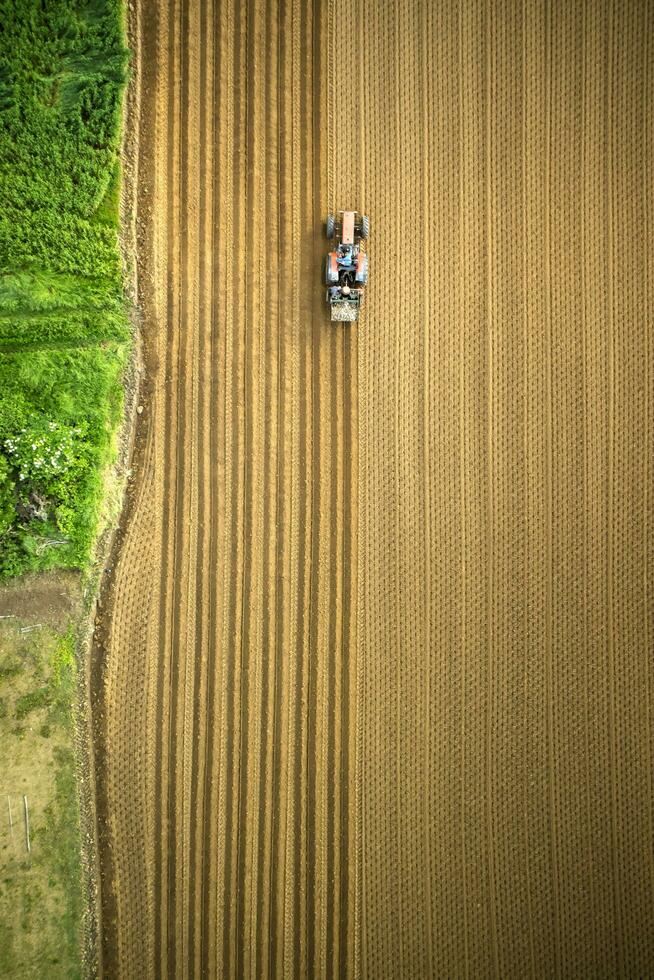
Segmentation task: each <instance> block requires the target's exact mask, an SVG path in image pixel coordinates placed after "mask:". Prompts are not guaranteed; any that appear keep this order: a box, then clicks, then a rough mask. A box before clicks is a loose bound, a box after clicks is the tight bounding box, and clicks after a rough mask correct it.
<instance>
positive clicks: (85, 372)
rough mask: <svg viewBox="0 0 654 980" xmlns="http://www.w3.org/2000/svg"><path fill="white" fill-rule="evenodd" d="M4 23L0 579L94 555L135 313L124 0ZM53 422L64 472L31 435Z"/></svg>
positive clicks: (14, 12)
mask: <svg viewBox="0 0 654 980" xmlns="http://www.w3.org/2000/svg"><path fill="white" fill-rule="evenodd" d="M0 23H2V28H3V29H2V32H1V33H0V579H2V578H7V577H9V576H12V575H16V574H19V573H21V572H24V571H26V570H36V569H44V568H52V567H55V566H61V567H78V568H81V567H84V564H85V562H87V560H88V557H89V554H90V550H91V547H92V544H93V540H94V536H95V533H96V530H97V523H98V514H99V509H100V505H101V500H102V473H103V470H105V469H106V467H107V465H108V463H109V462H110V461H111V458H112V452H113V447H114V440H113V434H114V432H115V430H116V426H117V424H118V422H119V419H120V414H121V404H122V402H121V398H122V388H121V379H122V371H123V369H124V366H125V363H126V357H127V348H128V344H129V326H128V317H127V313H126V309H125V303H124V299H123V291H122V282H121V262H120V253H119V248H118V239H117V229H118V220H119V201H120V163H119V159H118V156H117V149H118V145H119V139H120V121H121V118H120V112H121V100H122V91H123V87H124V84H125V77H126V64H127V52H126V50H125V46H124V39H123V28H122V9H121V3H120V0H91V2H84V0H0ZM49 423H54V424H55V426H56V434H57V438H59V440H60V441H61V440H63V441H64V442H66V441H67V440H68V441H69V442H70V446H68V449H69V451H68V452H67V454H64V456H65V463H66V465H65V466H64V467H63V471H62V469H61V467H60V469H59V471H57V472H56V473H55V472H48V467H47V466H45V465H42V466H41V468H40V469H39V465H38V463H37V459H36V456H35V455H34V454H35V453H36V452H37V450H32V448H31V447H32V446H38V445H39V442H38V438H37V436H38V435H39V433H41V434H42V433H43V432H45V431H48V429H47V426H48V425H49ZM26 433H27V435H31V434H34V438H33V439H31V438H27V436H26V435H25V434H26ZM21 434H22V438H21ZM53 438H54V437H53ZM12 442H13V444H14V448H13V450H12V449H11V444H12ZM51 443H52V444H48V448H49V449H50V450H51V453H52V456H54V454H55V452H56V450H57V448H61V446H58V445H56V444H55V443H56V439H54V442H53V441H52V440H51ZM67 445H68V442H67ZM16 446H18V447H19V448H18V449H17V448H16ZM57 458H58V459H59V462H60V463H61V460H62V458H63V456H62V455H60V456H59V457H57ZM51 469H52V467H51Z"/></svg>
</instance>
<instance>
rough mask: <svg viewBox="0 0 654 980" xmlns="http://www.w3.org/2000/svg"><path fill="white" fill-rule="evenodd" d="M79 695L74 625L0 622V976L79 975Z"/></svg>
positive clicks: (80, 914)
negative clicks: (0, 757)
mask: <svg viewBox="0 0 654 980" xmlns="http://www.w3.org/2000/svg"><path fill="white" fill-rule="evenodd" d="M74 696H75V657H74V638H73V634H72V631H71V629H68V630H67V631H64V632H61V631H57V630H54V629H50V628H48V627H46V626H43V627H42V628H41V629H30V627H29V626H26V625H25V624H24V623H22V622H21V621H20V620H18V619H13V618H12V619H11V620H5V621H2V622H0V745H1V746H2V755H3V759H4V761H3V765H2V773H1V775H0V793H1V794H2V795H1V803H2V808H1V812H2V821H1V822H0V827H1V830H0V976H2V977H14V978H19V977H52V978H54V977H62V978H63V977H66V978H72V977H77V976H79V975H80V945H81V919H82V908H83V893H82V882H81V873H80V829H79V817H78V806H77V796H76V787H75V768H74V747H73V713H72V707H71V705H72V703H73V700H74ZM24 796H26V797H27V807H28V816H29V828H30V851H29V853H28V850H27V837H26V822H25V808H24V802H23V797H24ZM10 808H11V815H12V825H11V826H10V823H9V812H10Z"/></svg>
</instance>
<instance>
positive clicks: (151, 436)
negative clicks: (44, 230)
mask: <svg viewBox="0 0 654 980" xmlns="http://www.w3.org/2000/svg"><path fill="white" fill-rule="evenodd" d="M131 16H132V27H133V36H134V38H135V39H136V52H135V54H136V64H137V68H138V72H137V77H136V82H135V86H136V88H135V91H136V92H137V94H138V95H139V98H140V110H139V111H138V112H137V113H136V118H135V120H134V122H135V124H138V127H139V154H138V160H137V161H136V164H137V178H136V179H137V189H138V198H137V199H138V212H137V216H136V217H137V227H138V233H139V294H140V300H141V304H142V308H143V314H144V322H143V333H144V348H145V349H144V355H145V364H146V384H145V392H144V397H143V405H144V410H143V414H142V415H141V416H139V421H138V427H137V441H136V456H135V464H134V471H135V487H134V491H133V494H132V495H131V496H130V498H129V501H128V507H127V512H126V515H125V521H124V526H123V528H122V530H121V534H120V537H119V545H120V547H119V548H118V550H117V552H116V554H115V561H114V562H113V563H112V566H113V567H112V570H111V575H110V578H109V582H108V587H107V589H106V590H105V594H104V598H103V605H102V609H101V612H100V614H99V616H100V620H99V623H98V628H97V633H96V635H97V648H96V655H97V657H98V658H99V659H98V663H101V664H102V665H103V666H102V670H101V671H100V670H98V671H97V672H96V676H95V679H94V683H95V694H96V702H95V719H96V756H97V781H98V811H99V825H100V844H101V847H100V863H101V871H102V912H103V917H102V918H103V921H102V926H103V944H102V945H103V960H104V964H103V965H104V969H105V972H106V973H107V975H110V976H122V977H146V976H175V977H185V976H189V977H191V976H226V977H227V976H252V977H254V976H262V975H264V976H267V975H271V976H273V975H274V976H297V977H304V976H342V977H345V976H362V977H371V978H372V977H375V978H377V977H389V978H407V977H425V976H465V975H468V976H519V977H522V976H534V977H540V976H550V975H559V976H561V975H563V976H591V975H592V976H616V975H624V976H645V975H648V974H649V973H652V972H653V971H654V940H653V939H652V937H653V936H654V911H653V910H654V863H653V858H652V849H651V839H652V822H653V812H652V771H653V770H652V757H653V754H654V746H653V734H652V733H653V731H654V729H653V728H652V724H651V701H652V685H653V679H652V670H653V665H652V660H651V651H652V648H653V645H654V644H653V641H654V628H653V623H654V617H653V611H654V610H653V606H652V599H651V581H652V575H653V572H654V569H653V568H652V564H653V558H654V542H653V540H652V526H653V525H654V519H653V517H652V497H653V490H652V486H653V483H652V477H653V476H654V473H653V471H652V431H653V414H654V413H653V410H652V353H653V352H652V346H653V343H654V341H653V337H654V333H653V331H652V322H651V310H652V308H653V306H652V300H653V296H652V292H653V276H654V273H653V269H654V263H653V257H652V227H651V225H652V218H651V216H652V211H653V205H654V202H653V200H652V194H653V190H652V188H653V185H652V180H651V176H652V159H653V153H654V143H653V135H652V133H653V126H652V122H651V109H652V104H653V99H652V95H653V91H652V89H653V84H654V83H653V62H654V42H652V37H654V22H653V9H652V7H651V5H650V4H648V3H647V2H645V0H642V2H633V3H630V4H621V3H608V2H606V3H603V2H599V3H596V4H590V5H588V4H584V3H582V2H581V0H580V2H573V3H560V4H558V3H557V4H541V3H537V2H531V0H525V2H524V3H514V2H510V0H500V2H497V3H486V4H483V3H474V2H468V0H460V2H458V3H456V2H454V0H452V2H445V3H430V2H427V0H422V2H421V0H397V2H394V3H382V2H376V0H362V2H360V3H357V4H354V5H350V6H349V7H348V8H347V11H345V10H344V8H343V7H342V6H340V5H338V4H337V3H336V2H332V0H313V2H310V0H267V2H263V0H248V2H244V3H240V2H236V0H220V2H218V0H214V2H213V3H212V2H206V3H201V2H200V0H170V2H168V3H166V2H164V0H159V2H157V3H156V4H149V3H141V4H140V5H139V4H136V6H135V8H134V10H133V12H132V15H131ZM343 207H352V208H357V209H358V210H359V211H363V212H366V213H368V214H369V215H370V218H371V227H372V232H371V238H370V244H369V255H370V285H369V286H368V290H367V299H366V305H365V307H364V310H363V313H362V317H361V320H360V322H359V323H358V324H357V325H341V324H331V323H330V322H329V319H328V314H327V310H326V306H325V304H324V297H323V290H322V288H321V273H322V266H323V258H324V252H325V247H326V242H325V239H324V237H323V234H322V227H323V225H322V223H323V221H324V217H325V215H326V213H327V211H328V210H338V209H339V208H343Z"/></svg>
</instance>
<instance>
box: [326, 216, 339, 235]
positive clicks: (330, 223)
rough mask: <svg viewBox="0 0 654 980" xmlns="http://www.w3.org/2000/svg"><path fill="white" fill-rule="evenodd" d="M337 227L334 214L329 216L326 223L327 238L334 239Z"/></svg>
mask: <svg viewBox="0 0 654 980" xmlns="http://www.w3.org/2000/svg"><path fill="white" fill-rule="evenodd" d="M335 226H336V221H335V219H334V215H333V214H328V215H327V221H326V222H325V232H326V233H327V238H333V237H334V228H335Z"/></svg>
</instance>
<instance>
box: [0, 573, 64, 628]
mask: <svg viewBox="0 0 654 980" xmlns="http://www.w3.org/2000/svg"><path fill="white" fill-rule="evenodd" d="M80 608H81V576H80V574H79V572H74V571H58V572H43V573H40V574H34V575H24V576H22V577H21V578H18V579H14V580H13V581H11V582H9V583H7V584H6V585H1V586H0V616H2V617H7V618H10V619H12V620H16V621H18V620H21V621H22V626H23V627H25V626H33V625H35V624H36V623H41V624H42V626H49V627H52V629H55V630H62V629H64V628H65V626H66V623H68V621H69V620H70V619H71V617H73V616H78V615H79V612H80Z"/></svg>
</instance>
